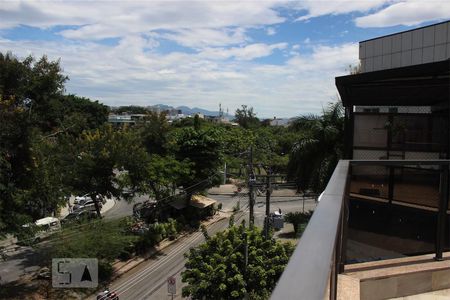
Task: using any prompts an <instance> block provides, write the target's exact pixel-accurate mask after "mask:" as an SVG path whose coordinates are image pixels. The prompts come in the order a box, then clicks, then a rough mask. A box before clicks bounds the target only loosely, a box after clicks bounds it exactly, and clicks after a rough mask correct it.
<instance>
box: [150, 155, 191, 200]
mask: <svg viewBox="0 0 450 300" xmlns="http://www.w3.org/2000/svg"><path fill="white" fill-rule="evenodd" d="M190 168H191V164H190V163H189V162H188V161H187V160H183V161H178V160H176V159H175V158H174V157H172V156H169V155H167V156H160V155H157V154H154V155H152V156H151V157H150V159H149V161H148V163H147V166H146V171H145V172H146V174H145V176H144V177H143V178H145V179H144V182H143V184H144V185H148V190H149V191H150V192H151V194H152V195H153V196H154V197H155V200H157V201H160V200H162V199H165V198H167V197H168V196H170V195H174V193H175V189H176V187H177V186H178V184H181V183H182V182H183V181H186V180H188V179H189V178H190V170H191V169H190Z"/></svg>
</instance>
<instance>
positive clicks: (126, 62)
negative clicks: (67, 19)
mask: <svg viewBox="0 0 450 300" xmlns="http://www.w3.org/2000/svg"><path fill="white" fill-rule="evenodd" d="M148 43H149V41H148V40H147V39H146V38H144V37H142V36H130V37H128V38H126V39H123V40H122V42H121V43H120V44H118V45H114V46H111V45H100V44H98V43H93V42H83V43H80V42H68V43H64V44H59V43H56V42H42V41H11V40H6V39H1V38H0V52H4V51H7V50H14V53H16V54H17V55H20V56H21V57H24V56H26V55H28V54H34V55H35V56H41V55H43V54H47V55H48V56H49V58H51V59H58V58H61V65H62V67H63V69H64V72H65V74H67V75H69V77H70V81H69V82H68V83H67V85H66V87H67V92H68V93H76V94H79V95H81V96H86V97H90V98H92V99H98V100H100V101H102V102H103V103H105V104H107V105H126V104H134V105H152V104H157V103H167V104H171V105H175V106H177V105H190V106H199V107H204V108H207V109H217V105H218V103H219V102H221V103H222V105H223V106H224V107H228V108H229V109H230V112H234V110H235V109H236V108H238V107H239V106H240V105H241V104H248V105H250V106H253V107H254V108H255V110H256V111H257V113H258V116H260V117H273V116H279V117H283V116H285V117H289V116H294V115H299V114H302V113H307V112H316V113H319V112H320V111H321V108H322V107H323V106H324V105H326V103H327V102H329V101H332V99H333V98H334V96H335V95H336V93H337V91H336V88H335V86H334V77H335V76H337V75H343V74H345V68H346V67H347V66H348V65H349V64H350V63H352V64H355V63H356V62H357V57H358V54H357V52H358V46H357V45H356V44H344V45H337V46H333V47H331V46H315V47H313V48H312V53H311V54H306V53H302V54H299V55H298V56H296V57H294V58H291V59H289V60H288V61H287V62H286V63H285V64H282V65H268V64H261V63H256V62H253V61H252V60H249V59H250V58H251V57H260V56H261V55H266V54H267V53H270V52H271V51H275V49H285V48H287V45H286V44H284V43H282V44H273V45H266V44H250V45H248V46H247V47H235V48H234V49H233V50H230V49H225V48H221V49H222V50H223V51H224V52H225V54H223V57H229V56H230V55H233V56H234V57H236V60H231V61H230V60H222V59H218V58H217V57H215V56H211V57H207V55H205V52H199V53H190V54H188V53H180V52H172V53H170V54H165V55H162V54H158V53H156V52H153V51H144V47H147V46H148ZM150 43H152V42H151V41H150ZM211 49H213V50H214V49H215V50H218V49H216V48H211ZM211 49H204V51H209V50H211ZM227 51H228V52H227ZM215 54H217V53H215Z"/></svg>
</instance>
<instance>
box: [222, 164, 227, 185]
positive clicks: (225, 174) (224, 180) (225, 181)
mask: <svg viewBox="0 0 450 300" xmlns="http://www.w3.org/2000/svg"><path fill="white" fill-rule="evenodd" d="M223 184H227V163H225V165H224V166H223Z"/></svg>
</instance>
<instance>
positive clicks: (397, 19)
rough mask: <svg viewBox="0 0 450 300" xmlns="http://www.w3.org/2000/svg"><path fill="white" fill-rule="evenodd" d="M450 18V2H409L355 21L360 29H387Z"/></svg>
mask: <svg viewBox="0 0 450 300" xmlns="http://www.w3.org/2000/svg"><path fill="white" fill-rule="evenodd" d="M449 18H450V1H448V0H429V1H417V0H409V1H402V2H398V3H394V4H392V5H390V6H388V7H386V8H384V9H382V10H380V11H377V12H375V13H373V14H369V15H367V16H363V17H359V18H356V19H355V23H356V25H357V26H359V27H387V26H395V25H406V26H412V25H418V24H420V23H423V22H426V21H434V20H440V19H443V20H445V19H449Z"/></svg>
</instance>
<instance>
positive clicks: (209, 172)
mask: <svg viewBox="0 0 450 300" xmlns="http://www.w3.org/2000/svg"><path fill="white" fill-rule="evenodd" d="M222 134H223V131H222V130H220V129H219V128H214V127H211V128H206V129H203V128H200V129H198V130H195V129H194V128H192V127H185V128H180V129H178V130H177V131H175V132H174V135H173V140H172V142H171V145H172V146H171V147H172V151H173V152H174V153H175V158H176V159H177V160H178V161H187V162H189V163H190V164H191V176H189V177H185V178H184V180H183V181H182V182H181V185H182V186H183V187H184V188H185V191H186V192H187V194H188V200H190V196H191V195H192V194H193V193H194V192H195V191H199V190H204V189H206V188H208V187H210V186H213V185H214V184H216V183H218V182H219V176H218V168H219V167H220V166H221V165H222V161H223V153H222V150H223V147H222ZM193 185H195V186H194V187H192V186H193ZM190 187H192V188H190Z"/></svg>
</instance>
